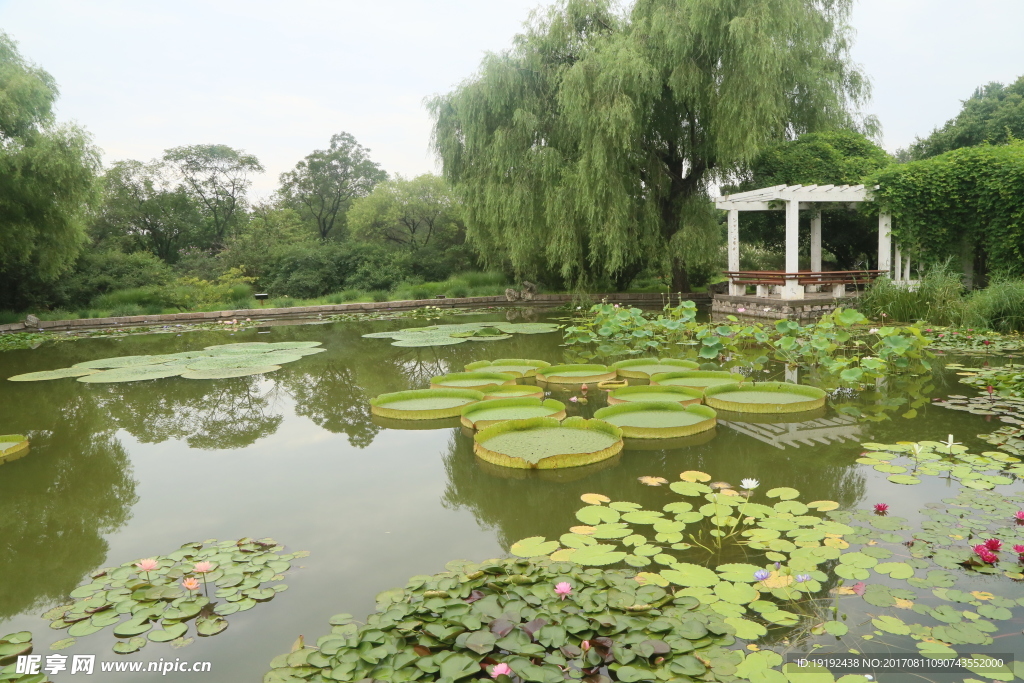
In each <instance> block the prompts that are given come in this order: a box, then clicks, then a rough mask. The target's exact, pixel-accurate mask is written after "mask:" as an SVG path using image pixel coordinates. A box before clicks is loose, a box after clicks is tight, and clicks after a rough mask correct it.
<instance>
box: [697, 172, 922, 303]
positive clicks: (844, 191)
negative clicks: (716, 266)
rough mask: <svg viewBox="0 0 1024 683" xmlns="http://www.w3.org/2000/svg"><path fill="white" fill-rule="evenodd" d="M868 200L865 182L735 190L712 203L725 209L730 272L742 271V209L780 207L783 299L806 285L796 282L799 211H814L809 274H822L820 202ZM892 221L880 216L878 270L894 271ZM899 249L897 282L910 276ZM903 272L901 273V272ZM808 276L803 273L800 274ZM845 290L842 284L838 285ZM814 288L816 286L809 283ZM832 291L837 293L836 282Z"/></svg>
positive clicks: (738, 288)
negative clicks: (783, 224)
mask: <svg viewBox="0 0 1024 683" xmlns="http://www.w3.org/2000/svg"><path fill="white" fill-rule="evenodd" d="M865 201H869V199H868V196H867V190H866V189H865V188H864V186H863V185H775V186H774V187H766V188H763V189H760V190H750V191H749V192H738V193H736V194H728V195H725V196H722V197H717V198H715V207H717V208H719V209H724V210H726V211H728V212H729V223H728V225H729V247H728V252H729V270H730V271H738V270H739V269H740V212H741V211H781V210H784V211H785V212H786V272H785V275H784V278H785V284H784V285H782V286H781V287H780V289H781V291H780V294H781V297H782V298H783V299H803V298H804V292H805V286H804V285H801V284H800V283H799V282H798V281H797V279H796V278H797V277H798V275H800V274H801V272H800V262H799V245H800V239H799V236H800V232H799V218H800V210H801V209H808V210H812V211H814V212H815V213H814V215H813V217H812V218H811V272H812V273H820V272H821V207H820V205H821V204H833V205H839V206H844V205H845V207H846V208H852V207H853V205H854V204H856V203H857V202H865ZM891 229H892V219H891V218H890V216H889V214H887V213H882V214H879V216H878V268H877V270H883V271H890V272H891V271H892V256H893V253H892V247H893V245H892V235H891ZM903 266H904V263H903V259H902V258H901V255H900V251H899V247H897V248H896V280H903V279H909V277H910V259H907V262H906V267H905V268H904V267H903ZM904 272H905V275H904ZM804 274H806V273H804ZM841 286H842V287H843V288H844V291H845V285H841ZM808 287H814V288H815V289H817V286H815V285H808ZM757 289H758V296H768V291H769V289H770V288H769V287H761V286H758V288H757ZM729 293H730V294H732V295H734V296H741V295H744V294H745V293H746V286H745V285H737V284H730V285H729ZM835 293H836V295H837V296H839V295H841V294H840V292H839V286H837V287H836V290H835Z"/></svg>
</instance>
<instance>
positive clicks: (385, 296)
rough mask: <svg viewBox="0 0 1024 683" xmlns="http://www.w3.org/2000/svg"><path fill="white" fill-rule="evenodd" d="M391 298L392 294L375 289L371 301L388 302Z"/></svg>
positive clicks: (384, 290) (371, 294)
mask: <svg viewBox="0 0 1024 683" xmlns="http://www.w3.org/2000/svg"><path fill="white" fill-rule="evenodd" d="M390 298H391V295H390V292H388V290H386V289H375V290H373V291H372V292H370V301H378V302H379V301H388V300H389V299H390Z"/></svg>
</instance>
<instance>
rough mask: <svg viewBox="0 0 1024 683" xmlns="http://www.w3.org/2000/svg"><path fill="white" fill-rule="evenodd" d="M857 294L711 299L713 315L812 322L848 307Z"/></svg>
mask: <svg viewBox="0 0 1024 683" xmlns="http://www.w3.org/2000/svg"><path fill="white" fill-rule="evenodd" d="M855 302H856V297H850V296H848V297H843V298H840V299H833V298H831V297H814V298H808V299H797V300H789V301H783V300H781V299H763V298H758V297H753V296H727V295H722V294H716V295H715V298H714V300H713V301H712V302H711V313H712V315H715V314H717V315H735V316H738V317H746V318H766V319H770V320H782V319H785V320H800V321H808V322H810V321H814V320H817V319H818V318H820V317H821V316H823V315H825V314H826V313H831V312H832V311H834V310H835V309H836V308H837V307H839V306H843V307H850V306H852V305H853V304H854V303H855Z"/></svg>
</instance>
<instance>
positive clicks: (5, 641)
mask: <svg viewBox="0 0 1024 683" xmlns="http://www.w3.org/2000/svg"><path fill="white" fill-rule="evenodd" d="M31 653H32V634H31V633H30V632H28V631H20V632H18V633H9V634H7V635H6V636H3V637H2V638H0V681H11V682H12V683H44V681H46V680H47V677H46V674H19V673H17V664H16V662H17V659H18V657H19V656H20V655H27V654H31Z"/></svg>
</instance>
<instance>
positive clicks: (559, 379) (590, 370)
mask: <svg viewBox="0 0 1024 683" xmlns="http://www.w3.org/2000/svg"><path fill="white" fill-rule="evenodd" d="M609 379H615V370H614V369H612V368H609V367H608V366H607V365H597V364H577V365H551V366H549V367H546V368H542V369H540V370H538V371H537V381H538V382H546V383H548V384H590V383H593V382H603V381H605V380H609Z"/></svg>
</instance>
